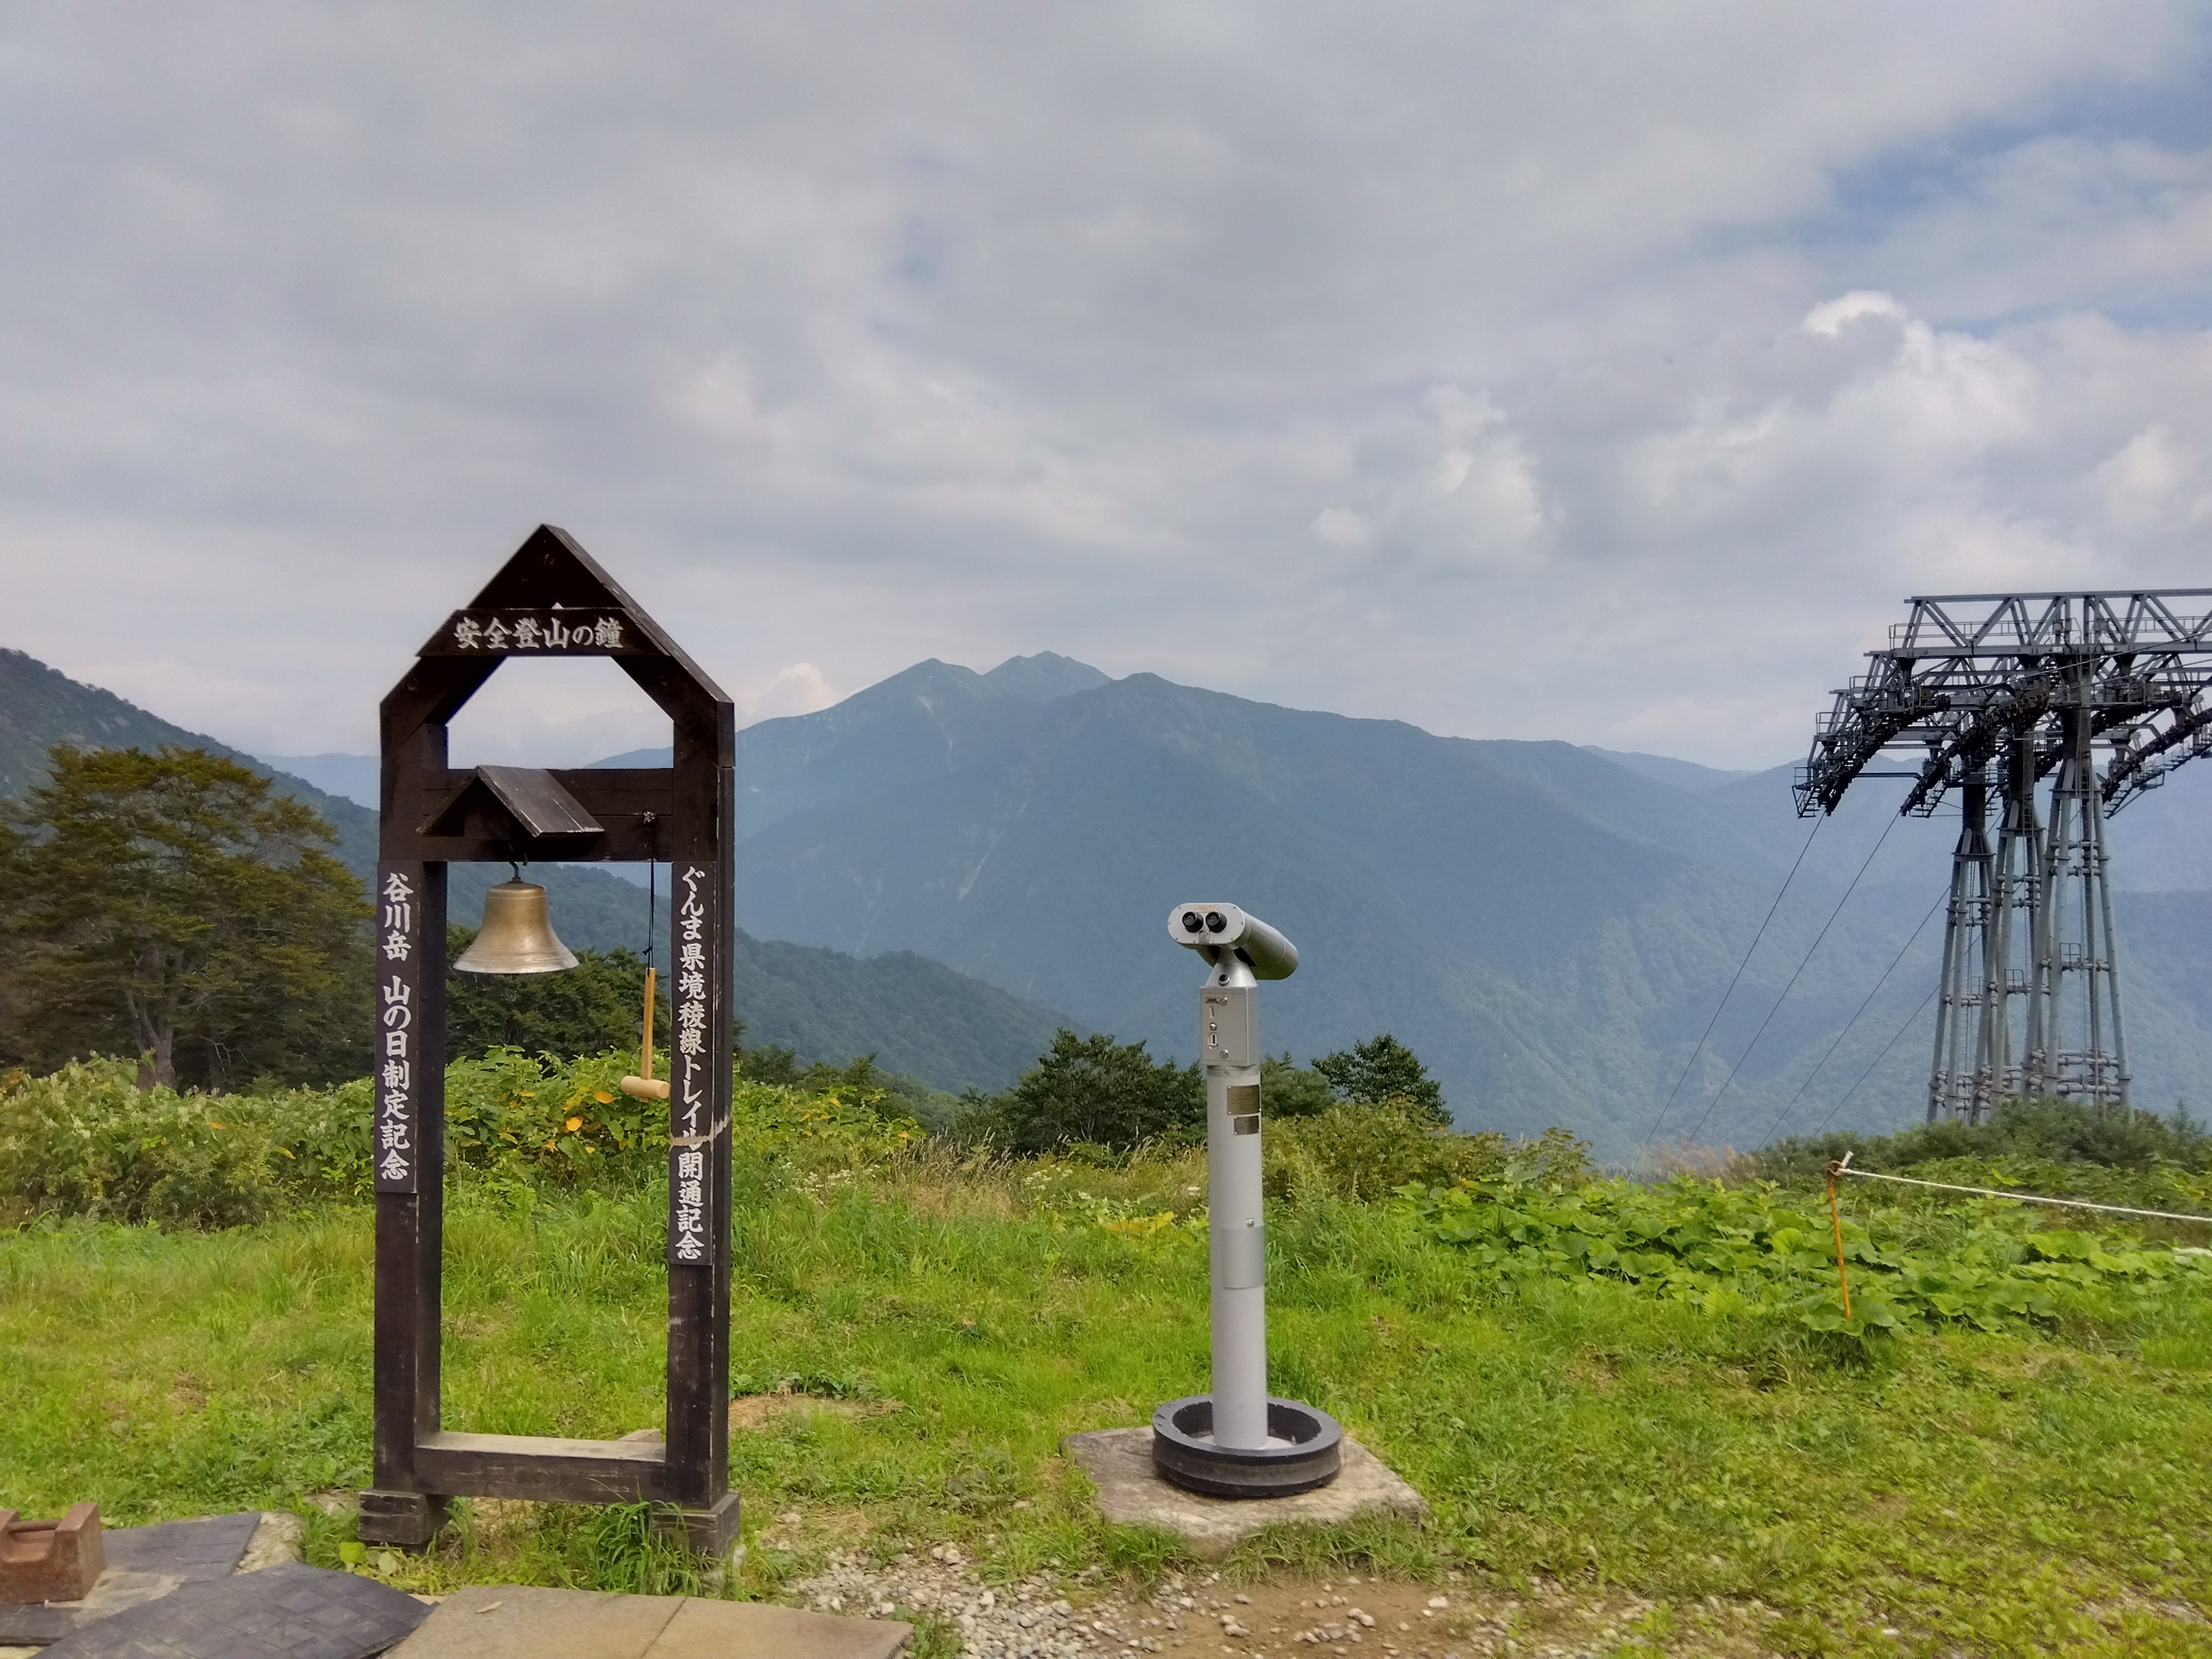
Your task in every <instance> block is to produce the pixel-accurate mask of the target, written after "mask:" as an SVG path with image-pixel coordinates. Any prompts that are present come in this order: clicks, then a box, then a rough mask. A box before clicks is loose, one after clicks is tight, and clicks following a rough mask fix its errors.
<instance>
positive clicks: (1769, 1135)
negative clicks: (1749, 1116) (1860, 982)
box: [1759, 882, 1951, 1146]
mask: <svg viewBox="0 0 2212 1659" xmlns="http://www.w3.org/2000/svg"><path fill="white" fill-rule="evenodd" d="M1950 896H1951V888H1950V884H1949V883H1948V882H1947V883H1945V884H1944V886H1943V890H1942V891H1941V892H1939V893H1937V894H1936V902H1934V903H1933V904H1931V905H1929V907H1928V912H1927V914H1926V915H1923V916H1922V917H1921V918H1920V925H1919V926H1918V927H1915V928H1914V929H1913V930H1912V932H1911V934H1910V935H1909V936H1908V937H1907V938H1906V939H1905V943H1904V944H1902V945H1899V946H1898V948H1897V954H1896V955H1895V956H1893V957H1891V958H1890V959H1889V966H1888V967H1887V968H1885V969H1882V970H1881V978H1880V979H1878V980H1876V981H1875V982H1874V989H1873V990H1871V991H1869V992H1868V993H1867V994H1866V998H1865V1000H1863V1002H1861V1003H1860V1004H1859V1006H1858V1008H1857V1011H1856V1012H1853V1014H1852V1015H1851V1017H1850V1018H1849V1019H1847V1020H1845V1021H1844V1025H1843V1029H1842V1030H1839V1031H1838V1032H1837V1033H1836V1035H1835V1036H1834V1038H1833V1039H1832V1041H1831V1042H1829V1044H1828V1047H1827V1048H1826V1051H1825V1052H1824V1053H1823V1054H1821V1055H1820V1061H1819V1063H1818V1064H1816V1065H1815V1066H1814V1067H1813V1069H1812V1070H1811V1071H1809V1072H1808V1073H1805V1080H1804V1081H1803V1082H1802V1083H1801V1084H1799V1085H1797V1092H1796V1094H1794V1095H1792V1096H1790V1103H1789V1104H1788V1105H1786V1106H1784V1108H1783V1109H1781V1110H1780V1111H1779V1112H1777V1113H1776V1114H1775V1115H1774V1121H1773V1122H1771V1123H1770V1124H1768V1125H1767V1126H1766V1133H1765V1136H1764V1137H1762V1138H1761V1140H1760V1143H1759V1144H1760V1145H1762V1146H1764V1145H1765V1143H1766V1142H1767V1141H1769V1140H1771V1139H1774V1132H1775V1131H1776V1130H1777V1129H1778V1128H1780V1127H1782V1120H1783V1119H1784V1118H1786V1117H1788V1116H1789V1115H1790V1113H1792V1112H1794V1111H1796V1109H1797V1103H1798V1102H1799V1101H1801V1100H1802V1099H1804V1098H1805V1091H1806V1090H1808V1089H1809V1088H1811V1087H1812V1086H1813V1079H1814V1078H1816V1077H1818V1076H1820V1073H1821V1071H1822V1069H1823V1068H1824V1067H1826V1065H1827V1063H1828V1061H1829V1060H1831V1059H1832V1058H1833V1057H1834V1054H1835V1052H1836V1050H1837V1048H1839V1047H1840V1046H1841V1045H1842V1043H1843V1041H1844V1038H1845V1037H1847V1036H1850V1032H1851V1028H1852V1027H1853V1026H1854V1025H1857V1024H1858V1023H1859V1021H1860V1019H1861V1018H1863V1017H1864V1015H1865V1013H1866V1011H1867V1010H1868V1009H1869V1008H1870V1007H1872V1006H1874V1000H1875V997H1877V996H1879V995H1880V994H1881V987H1883V986H1885V985H1887V984H1888V983H1889V976H1890V975H1892V974H1893V973H1895V972H1896V971H1897V964H1898V963H1900V962H1903V961H1904V960H1905V952H1906V951H1910V950H1911V948H1912V946H1913V945H1914V943H1915V942H1916V941H1917V940H1918V939H1919V938H1920V935H1921V934H1922V933H1925V932H1926V931H1927V930H1928V924H1929V922H1931V921H1934V920H1935V919H1936V911H1938V910H1940V909H1942V908H1943V901H1944V900H1945V899H1947V898H1948V897H1950Z"/></svg>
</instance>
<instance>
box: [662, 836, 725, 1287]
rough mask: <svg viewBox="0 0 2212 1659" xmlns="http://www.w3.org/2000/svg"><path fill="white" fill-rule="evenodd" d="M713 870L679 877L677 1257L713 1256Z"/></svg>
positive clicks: (672, 1184)
mask: <svg viewBox="0 0 2212 1659" xmlns="http://www.w3.org/2000/svg"><path fill="white" fill-rule="evenodd" d="M706 878H707V872H705V871H704V870H702V869H701V868H700V867H699V866H697V865H696V864H687V865H685V866H684V868H683V870H682V871H681V872H679V873H678V876H677V881H678V884H680V885H681V886H682V888H683V890H684V896H683V900H682V902H680V903H679V904H678V905H677V907H676V995H675V1001H674V1012H675V1029H674V1030H673V1031H672V1032H671V1037H672V1039H673V1041H674V1043H675V1047H676V1062H675V1073H676V1085H677V1086H676V1089H675V1091H674V1093H673V1095H672V1096H671V1098H670V1101H669V1105H668V1112H669V1135H670V1138H671V1140H673V1142H674V1143H675V1147H674V1151H675V1157H674V1158H673V1160H672V1162H671V1164H670V1167H669V1173H668V1205H669V1211H668V1253H669V1255H670V1256H671V1258H672V1259H673V1260H675V1261H684V1262H697V1261H705V1260H706V1259H707V1219H706V1217H707V1206H706V1200H705V1196H704V1194H705V1190H706V1188H705V1182H706V1171H707V1164H706V1154H705V1153H704V1152H702V1150H701V1148H702V1143H703V1142H704V1141H705V1140H707V1139H711V1137H712V1133H713V1131H712V1129H710V1128H708V1127H705V1126H702V1123H701V1121H700V1120H701V1117H702V1109H703V1108H705V1107H706V1106H707V1104H708V1090H707V1071H708V1060H709V1059H710V1057H711V1054H712V1051H713V1048H714V1045H713V1044H712V1043H710V1042H708V1040H707V907H706V904H705V902H703V901H702V899H701V898H700V896H699V884H700V883H701V882H702V881H704V880H706Z"/></svg>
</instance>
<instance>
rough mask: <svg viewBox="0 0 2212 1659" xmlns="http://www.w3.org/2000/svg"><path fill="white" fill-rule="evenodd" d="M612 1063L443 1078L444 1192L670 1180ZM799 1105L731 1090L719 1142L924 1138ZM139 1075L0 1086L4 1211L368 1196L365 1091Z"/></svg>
mask: <svg viewBox="0 0 2212 1659" xmlns="http://www.w3.org/2000/svg"><path fill="white" fill-rule="evenodd" d="M636 1067H637V1056H636V1055H635V1054H629V1053H623V1052H619V1051H614V1052H609V1053H605V1054H593V1055H588V1056H586V1057H585V1058H583V1059H580V1060H562V1059H560V1058H558V1057H557V1056H555V1055H550V1054H538V1055H532V1054H524V1053H522V1052H521V1051H520V1050H519V1049H513V1048H494V1049H492V1050H490V1051H489V1053H487V1054H483V1055H482V1056H480V1057H478V1058H475V1059H470V1060H455V1061H454V1062H453V1064H452V1065H451V1066H447V1069H446V1164H447V1171H448V1173H449V1174H450V1175H453V1176H460V1177H463V1178H470V1177H475V1178H483V1179H491V1180H496V1181H501V1182H519V1183H526V1184H527V1185H529V1186H532V1187H533V1188H544V1189H548V1190H566V1189H575V1188H582V1187H585V1186H587V1185H588V1186H592V1187H595V1188H624V1187H632V1186H636V1185H641V1184H647V1183H650V1182H654V1181H657V1180H660V1179H663V1178H665V1171H666V1164H667V1159H666V1148H667V1145H668V1108H667V1107H666V1105H665V1104H664V1103H660V1102H657V1101H640V1100H635V1099H632V1098H631V1097H629V1096H628V1095H625V1094H623V1092H622V1091H620V1089H619V1088H617V1086H616V1085H617V1083H618V1081H619V1080H620V1079H621V1078H622V1077H623V1076H624V1075H625V1074H626V1073H630V1072H634V1071H635V1069H636ZM849 1071H850V1068H848V1073H837V1074H836V1075H835V1077H834V1078H833V1079H830V1080H829V1083H828V1085H827V1086H824V1087H822V1088H818V1089H813V1090H802V1089H793V1088H786V1087H781V1086H778V1085H770V1084H763V1083H752V1082H747V1081H744V1079H739V1080H738V1084H737V1086H736V1089H735V1091H734V1093H733V1100H732V1122H731V1136H732V1149H733V1153H734V1156H735V1157H736V1158H737V1159H738V1162H739V1163H740V1164H741V1165H743V1166H744V1167H747V1168H750V1169H754V1170H764V1171H773V1170H780V1169H793V1170H820V1169H825V1168H833V1167H835V1168H853V1167H857V1166H860V1165H864V1164H875V1163H881V1162H883V1161H884V1160H885V1159H887V1158H890V1157H891V1156H892V1155H893V1154H895V1153H896V1152H898V1151H899V1150H900V1149H902V1148H903V1147H904V1146H907V1145H908V1144H909V1143H911V1142H912V1141H913V1140H914V1139H916V1138H917V1137H918V1136H919V1134H920V1133H921V1131H920V1129H919V1127H918V1126H916V1125H915V1122H914V1121H913V1120H912V1119H911V1118H910V1117H908V1116H906V1115H904V1114H903V1112H902V1111H901V1110H900V1109H899V1103H898V1102H897V1100H896V1097H892V1096H891V1095H890V1094H889V1093H888V1091H885V1090H884V1089H883V1088H882V1087H880V1086H876V1085H871V1084H869V1083H868V1082H867V1081H866V1079H865V1078H862V1079H860V1080H859V1081H855V1080H854V1078H853V1077H852V1076H851V1075H849ZM137 1075H138V1066H137V1062H136V1061H135V1060H103V1059H100V1058H98V1057H94V1058H93V1059H91V1060H82V1061H73V1062H71V1063H70V1064H69V1065H67V1066H64V1067H63V1068H62V1069H61V1070H60V1071H58V1072H56V1073H52V1074H51V1075H49V1076H46V1077H40V1078H26V1077H23V1076H22V1075H21V1074H20V1073H13V1074H10V1075H9V1077H8V1078H7V1079H0V1206H11V1207H14V1208H15V1209H17V1210H18V1211H21V1212H29V1213H32V1214H64V1215H84V1216H92V1217H96V1218H105V1219H110V1220H117V1221H127V1222H153V1223H157V1224H161V1225H177V1226H196V1227H233V1226H246V1225H252V1224H253V1223H255V1222H258V1221H261V1220H264V1219H266V1218H269V1217H270V1216H271V1215H273V1214H276V1212H279V1211H281V1210H283V1209H284V1208H286V1207H288V1206H292V1205H295V1204H298V1203H301V1202H304V1201H308V1200H313V1199H317V1198H322V1197H355V1196H360V1195H363V1194H366V1193H367V1192H368V1190H369V1188H370V1184H371V1175H370V1164H369V1126H370V1121H371V1115H372V1111H373V1109H374V1099H373V1095H372V1091H371V1088H370V1085H369V1082H368V1079H365V1078H364V1079H359V1080H357V1081H356V1082H351V1083H346V1084H342V1085H338V1086H337V1087H335V1088H330V1089H270V1090H265V1091H258V1092H251V1093H245V1094H229V1095H216V1094H206V1093H203V1092H201V1091H198V1090H196V1089H191V1090H185V1091H178V1090H174V1089H169V1088H149V1089H141V1088H138V1087H136V1086H135V1083H136V1079H137Z"/></svg>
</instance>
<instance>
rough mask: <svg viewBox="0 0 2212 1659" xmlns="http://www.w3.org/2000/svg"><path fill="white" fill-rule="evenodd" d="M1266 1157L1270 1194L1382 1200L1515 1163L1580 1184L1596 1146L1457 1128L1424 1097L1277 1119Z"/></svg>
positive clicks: (1540, 1175)
mask: <svg viewBox="0 0 2212 1659" xmlns="http://www.w3.org/2000/svg"><path fill="white" fill-rule="evenodd" d="M1261 1156H1262V1157H1263V1158H1264V1159H1265V1161H1266V1162H1265V1168H1266V1174H1265V1177H1264V1179H1265V1181H1266V1183H1267V1195H1268V1196H1269V1197H1270V1198H1273V1199H1277V1200H1283V1201H1285V1202H1288V1203H1293V1204H1295V1203H1301V1202H1304V1201H1306V1200H1310V1199H1314V1198H1318V1197H1324V1196H1325V1197H1328V1198H1335V1199H1342V1200H1346V1201H1349V1202H1352V1203H1370V1204H1371V1203H1375V1202H1376V1201H1378V1200H1382V1199H1385V1198H1388V1197H1389V1195H1390V1194H1393V1193H1395V1192H1396V1191H1397V1190H1398V1189H1399V1188H1401V1187H1405V1186H1407V1185H1409V1184H1411V1185H1415V1186H1420V1187H1449V1186H1453V1185H1455V1184H1457V1183H1460V1182H1476V1181H1484V1180H1488V1179H1490V1178H1492V1177H1493V1176H1502V1175H1504V1173H1505V1172H1506V1171H1507V1170H1508V1169H1512V1170H1516V1171H1518V1172H1521V1173H1523V1174H1525V1175H1526V1176H1528V1178H1530V1179H1533V1180H1535V1181H1537V1182H1539V1183H1541V1184H1545V1185H1558V1186H1573V1185H1579V1184H1580V1183H1581V1182H1583V1181H1585V1180H1587V1179H1588V1178H1589V1176H1590V1174H1591V1169H1590V1163H1589V1145H1588V1143H1586V1142H1584V1141H1580V1140H1577V1139H1575V1138H1574V1136H1572V1135H1571V1134H1569V1133H1567V1132H1566V1131H1565V1130H1564V1129H1547V1130H1546V1131H1545V1132H1544V1135H1543V1137H1542V1139H1540V1140H1533V1141H1513V1140H1509V1139H1507V1138H1506V1137H1505V1136H1504V1135H1503V1134H1500V1133H1498V1131H1497V1130H1495V1129H1485V1130H1481V1131H1479V1132H1477V1133H1474V1134H1453V1133H1449V1131H1446V1130H1443V1129H1439V1128H1437V1127H1436V1125H1435V1121H1434V1120H1433V1119H1432V1118H1431V1116H1430V1115H1429V1112H1428V1109H1427V1108H1426V1106H1425V1104H1424V1103H1420V1102H1418V1101H1411V1100H1397V1099H1391V1100H1385V1101H1382V1102H1379V1103H1376V1104H1373V1105H1366V1104H1360V1103H1354V1102H1350V1101H1340V1102H1338V1103H1335V1104H1333V1105H1331V1106H1328V1107H1327V1108H1325V1109H1322V1111H1320V1112H1318V1113H1316V1114H1315V1115H1311V1116H1309V1117H1295V1118H1290V1119H1287V1120H1278V1121H1271V1122H1270V1123H1269V1124H1268V1126H1267V1141H1266V1144H1265V1146H1264V1148H1263V1151H1262V1153H1261Z"/></svg>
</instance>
